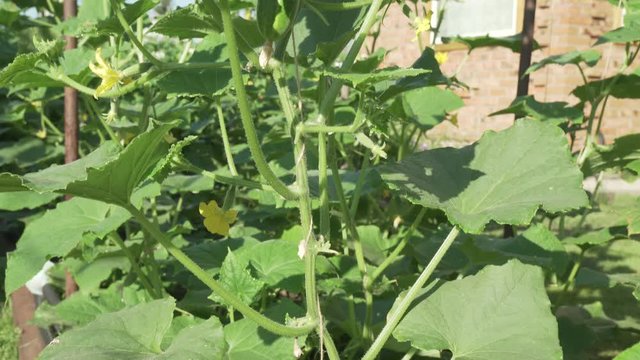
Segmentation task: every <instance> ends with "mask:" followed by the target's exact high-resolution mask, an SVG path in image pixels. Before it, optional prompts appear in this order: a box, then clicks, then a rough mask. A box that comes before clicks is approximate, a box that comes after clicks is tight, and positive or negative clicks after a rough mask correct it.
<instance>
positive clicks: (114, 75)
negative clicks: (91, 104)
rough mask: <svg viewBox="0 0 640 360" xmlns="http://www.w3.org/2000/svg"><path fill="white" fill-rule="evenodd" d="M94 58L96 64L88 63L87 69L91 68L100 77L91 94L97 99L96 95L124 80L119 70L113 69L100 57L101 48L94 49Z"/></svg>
mask: <svg viewBox="0 0 640 360" xmlns="http://www.w3.org/2000/svg"><path fill="white" fill-rule="evenodd" d="M95 59H96V63H97V64H94V63H89V69H91V71H93V73H94V74H96V75H97V76H98V77H99V78H100V79H102V82H101V83H100V86H98V88H97V89H96V92H95V94H93V97H95V98H96V99H97V98H98V96H100V95H102V94H103V93H105V92H107V91H108V90H109V89H111V88H112V87H114V86H116V85H117V84H118V83H119V82H121V81H122V80H124V75H123V74H122V73H121V72H120V71H117V70H114V69H113V68H112V67H111V65H109V64H108V63H107V62H106V61H105V60H104V59H103V58H102V49H101V48H98V49H97V50H96V57H95Z"/></svg>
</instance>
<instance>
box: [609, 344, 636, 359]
mask: <svg viewBox="0 0 640 360" xmlns="http://www.w3.org/2000/svg"><path fill="white" fill-rule="evenodd" d="M636 359H640V343H637V344H635V345H633V346H632V347H630V348H628V349H627V350H625V351H623V352H621V353H620V354H618V355H617V356H616V357H615V358H613V360H636Z"/></svg>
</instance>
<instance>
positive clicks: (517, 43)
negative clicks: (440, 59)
mask: <svg viewBox="0 0 640 360" xmlns="http://www.w3.org/2000/svg"><path fill="white" fill-rule="evenodd" d="M443 41H444V42H445V43H446V42H457V43H461V44H464V45H466V46H467V47H468V48H469V52H472V51H473V50H475V49H478V48H481V47H504V48H507V49H510V50H511V51H513V52H515V53H519V52H520V50H521V48H522V35H521V34H517V35H512V36H505V37H499V38H496V37H491V36H489V35H485V36H477V37H460V36H456V37H454V38H443ZM538 49H540V44H538V42H537V41H535V40H534V41H533V50H538Z"/></svg>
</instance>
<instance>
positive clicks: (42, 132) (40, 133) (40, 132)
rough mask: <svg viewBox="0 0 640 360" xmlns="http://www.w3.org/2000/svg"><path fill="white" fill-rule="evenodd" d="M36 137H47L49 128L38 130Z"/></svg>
mask: <svg viewBox="0 0 640 360" xmlns="http://www.w3.org/2000/svg"><path fill="white" fill-rule="evenodd" d="M36 137H38V138H39V139H44V138H46V137H47V130H46V129H44V128H43V129H40V130H38V132H36Z"/></svg>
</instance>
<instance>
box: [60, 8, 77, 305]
mask: <svg viewBox="0 0 640 360" xmlns="http://www.w3.org/2000/svg"><path fill="white" fill-rule="evenodd" d="M77 13H78V4H77V3H76V0H64V14H63V15H64V19H65V20H69V19H71V18H74V17H76V14H77ZM64 38H65V41H66V45H65V50H69V49H75V48H76V46H77V44H78V40H77V39H76V38H75V37H73V36H65V37H64ZM76 159H78V92H77V91H76V90H75V89H74V88H71V87H65V88H64V162H65V163H70V162H72V161H75V160H76ZM76 290H78V285H77V284H76V282H75V281H74V280H73V277H72V276H71V273H69V271H67V272H66V276H65V291H64V294H65V297H68V296H69V295H71V294H73V293H74V292H76Z"/></svg>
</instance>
